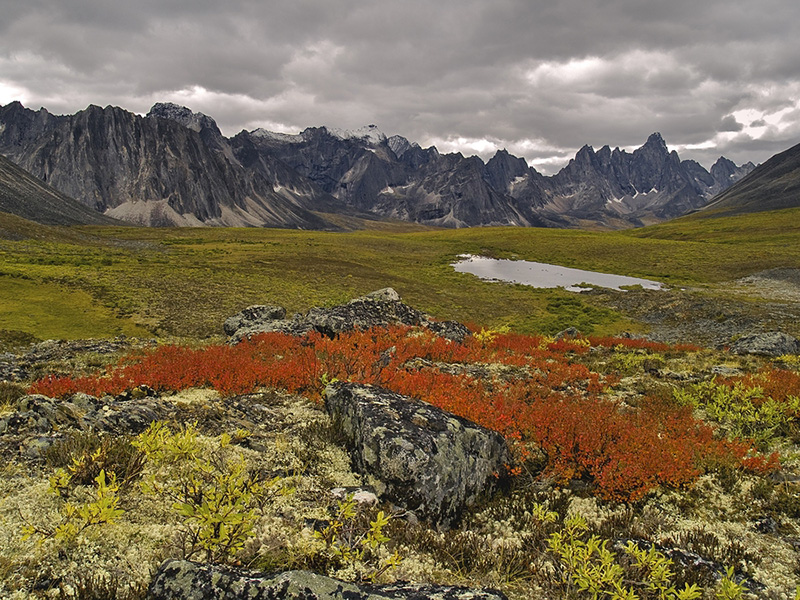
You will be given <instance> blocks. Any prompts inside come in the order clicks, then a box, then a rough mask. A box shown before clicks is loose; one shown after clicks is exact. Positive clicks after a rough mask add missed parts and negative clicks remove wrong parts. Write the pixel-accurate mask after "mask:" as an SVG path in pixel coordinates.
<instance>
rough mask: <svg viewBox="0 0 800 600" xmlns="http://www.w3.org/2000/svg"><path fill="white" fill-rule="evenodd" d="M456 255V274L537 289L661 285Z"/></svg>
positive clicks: (502, 260) (655, 286) (655, 282)
mask: <svg viewBox="0 0 800 600" xmlns="http://www.w3.org/2000/svg"><path fill="white" fill-rule="evenodd" d="M459 258H461V260H459V261H458V262H456V263H453V267H454V268H455V270H456V271H458V272H459V273H471V274H472V275H476V276H478V277H480V278H481V279H486V280H493V281H507V282H509V283H521V284H524V285H530V286H533V287H538V288H555V287H563V288H564V289H566V290H569V291H571V292H581V291H584V290H586V289H587V287H586V286H582V285H581V284H589V285H597V286H600V287H605V288H611V289H615V290H618V289H620V286H624V285H641V286H642V287H643V288H645V289H648V290H660V289H661V288H662V287H663V286H662V284H661V283H659V282H658V281H651V280H649V279H639V278H638V277H626V276H624V275H612V274H610V273H597V272H595V271H583V270H581V269H571V268H569V267H560V266H558V265H548V264H547V263H539V262H531V261H528V260H506V259H496V258H486V257H485V256H472V255H469V254H464V255H462V256H460V257H459Z"/></svg>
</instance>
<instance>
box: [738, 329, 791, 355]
mask: <svg viewBox="0 0 800 600" xmlns="http://www.w3.org/2000/svg"><path fill="white" fill-rule="evenodd" d="M731 352H734V353H736V354H761V355H764V356H782V355H784V354H797V353H798V352H800V342H798V341H797V338H794V337H792V336H791V335H788V334H786V333H781V332H778V331H770V332H767V333H752V334H749V335H743V336H742V337H740V338H739V339H738V340H736V343H735V344H734V345H733V346H732V347H731Z"/></svg>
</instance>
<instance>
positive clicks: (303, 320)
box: [223, 288, 470, 344]
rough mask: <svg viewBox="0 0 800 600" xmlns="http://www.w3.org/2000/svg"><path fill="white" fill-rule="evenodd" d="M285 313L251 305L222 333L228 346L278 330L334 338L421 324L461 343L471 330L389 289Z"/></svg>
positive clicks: (234, 317)
mask: <svg viewBox="0 0 800 600" xmlns="http://www.w3.org/2000/svg"><path fill="white" fill-rule="evenodd" d="M285 316H286V311H285V310H284V309H283V308H281V307H279V306H250V307H248V308H246V309H244V310H243V311H241V312H239V313H237V314H236V315H234V316H232V317H230V318H229V319H227V320H226V321H225V324H224V326H223V327H224V329H225V333H226V334H227V335H228V336H229V338H230V339H229V343H230V344H238V343H239V342H241V341H242V340H244V339H246V338H249V337H251V336H253V335H257V334H259V333H267V332H273V331H278V332H281V333H286V334H289V335H305V334H306V333H308V332H309V331H318V332H319V333H321V334H323V335H327V336H329V337H333V336H335V335H337V334H339V333H343V332H346V331H353V330H361V331H363V330H366V329H370V328H372V327H387V326H389V325H410V326H414V325H421V326H423V327H427V328H429V329H430V330H431V331H433V332H434V333H435V334H437V335H440V336H441V337H444V338H447V339H449V340H452V341H456V342H462V341H463V340H464V338H465V337H466V336H468V335H469V334H470V330H469V329H468V328H467V327H466V326H464V325H462V324H461V323H457V322H455V321H434V320H433V319H431V318H430V317H429V316H428V315H426V314H424V313H422V312H420V311H418V310H417V309H415V308H412V307H410V306H408V305H407V304H404V303H403V302H402V301H401V300H400V295H399V294H398V293H397V292H396V291H395V290H394V289H392V288H383V289H380V290H376V291H374V292H371V293H369V294H367V295H366V296H361V297H360V298H355V299H354V300H351V301H350V302H348V303H347V304H340V305H338V306H332V307H328V308H320V307H317V308H312V309H311V310H309V311H308V312H307V313H306V314H305V315H299V314H298V315H294V317H293V318H292V319H286V318H285Z"/></svg>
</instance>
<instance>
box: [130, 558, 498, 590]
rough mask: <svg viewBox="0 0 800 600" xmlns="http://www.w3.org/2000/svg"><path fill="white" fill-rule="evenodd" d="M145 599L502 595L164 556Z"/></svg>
mask: <svg viewBox="0 0 800 600" xmlns="http://www.w3.org/2000/svg"><path fill="white" fill-rule="evenodd" d="M146 598H147V600H403V599H405V600H506V596H505V595H504V594H503V593H501V592H497V591H494V590H475V589H469V588H463V587H455V586H435V585H421V584H408V583H404V584H393V585H376V586H365V585H357V584H354V583H348V582H345V581H340V580H338V579H332V578H330V577H325V576H324V575H317V574H316V573H311V572H309V571H286V572H283V573H277V574H271V575H270V574H259V573H253V572H249V571H245V570H242V569H235V568H231V567H223V566H219V565H201V564H196V563H192V562H189V561H185V560H170V561H167V562H165V563H164V564H162V565H161V567H160V568H159V570H158V571H157V572H156V574H155V576H154V577H153V580H152V582H151V583H150V587H149V589H148V593H147V596H146Z"/></svg>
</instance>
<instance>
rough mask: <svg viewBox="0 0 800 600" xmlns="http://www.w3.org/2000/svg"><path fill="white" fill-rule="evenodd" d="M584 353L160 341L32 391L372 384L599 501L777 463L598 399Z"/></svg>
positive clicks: (662, 405)
mask: <svg viewBox="0 0 800 600" xmlns="http://www.w3.org/2000/svg"><path fill="white" fill-rule="evenodd" d="M614 341H615V342H617V341H618V340H614ZM629 341H630V342H635V346H638V345H641V342H640V341H639V340H629ZM619 343H623V342H619ZM657 347H658V348H661V347H662V346H661V345H659V346H657ZM588 351H589V343H588V342H587V341H586V340H584V339H581V338H577V339H562V340H552V339H549V338H544V337H541V336H525V335H520V334H515V333H503V332H500V331H490V332H484V334H483V335H479V336H471V337H469V338H467V340H465V342H464V343H454V342H451V341H449V340H446V339H443V338H441V337H438V336H435V335H434V334H432V333H431V332H429V331H427V330H419V329H412V328H408V327H399V326H397V327H389V328H386V329H380V330H370V331H363V332H362V331H354V332H349V333H343V334H341V335H339V336H337V337H335V338H333V339H331V338H328V337H325V336H322V335H319V334H315V333H312V334H310V335H308V336H306V337H303V338H300V337H293V336H288V335H283V334H279V333H269V334H262V335H259V336H257V337H255V338H253V339H251V340H247V341H245V342H243V343H241V344H238V345H236V346H227V345H221V346H208V347H206V348H200V349H191V348H186V347H181V346H164V347H160V348H157V349H155V350H150V351H146V352H143V353H140V354H135V355H131V356H129V357H127V358H125V359H123V361H121V362H120V363H119V364H118V365H117V366H115V367H109V368H107V369H106V371H105V372H104V373H102V374H99V375H95V376H89V377H79V378H70V377H51V378H47V379H43V380H39V381H37V382H35V383H34V384H33V385H32V386H31V391H32V392H36V393H42V394H46V395H49V396H61V397H63V396H68V395H69V394H72V393H75V392H78V391H82V392H86V393H90V394H94V395H100V394H106V393H110V394H119V393H121V392H123V391H124V390H127V389H131V388H133V387H136V386H140V385H147V386H149V387H151V388H153V389H155V390H157V391H170V390H181V389H185V388H189V387H196V386H201V387H212V388H214V389H216V390H218V391H219V392H220V393H221V394H223V395H231V394H242V393H247V392H252V391H253V390H255V389H257V388H259V387H270V388H282V389H286V390H288V391H290V392H295V393H304V394H306V395H308V396H310V397H312V398H319V394H320V383H319V382H320V381H321V380H323V379H325V380H328V381H331V380H333V379H339V380H346V381H357V382H362V383H370V384H376V385H380V386H384V387H387V388H389V389H391V390H394V391H396V392H399V393H402V394H405V395H408V396H411V397H414V398H419V399H421V400H424V401H426V402H430V403H432V404H434V405H437V406H439V407H441V408H443V409H445V410H448V411H451V412H453V413H455V414H458V415H460V416H463V417H465V418H467V419H470V420H472V421H474V422H476V423H478V424H480V425H483V426H485V427H488V428H490V429H493V430H495V431H498V432H500V433H502V434H503V435H504V436H505V437H506V438H507V439H508V440H509V441H510V442H511V443H512V446H513V448H514V451H515V453H516V457H517V460H518V461H519V462H520V463H521V464H523V463H524V462H525V461H526V460H527V459H528V458H529V457H531V456H532V453H531V450H532V449H533V448H534V447H535V448H541V449H542V450H544V452H545V453H546V455H547V458H548V460H547V465H546V469H545V472H546V475H550V476H554V477H555V478H557V479H559V480H562V481H566V480H569V479H586V480H588V481H590V482H592V483H593V484H594V485H595V486H596V488H597V490H598V492H599V493H600V494H601V495H602V496H604V497H606V498H609V499H613V500H621V501H635V500H638V499H639V498H641V497H642V496H643V495H644V494H646V493H647V492H648V491H650V490H652V489H653V488H655V487H658V486H661V485H666V486H670V487H679V486H682V485H685V484H687V483H689V482H690V481H692V480H693V479H694V478H695V477H696V476H697V475H698V474H699V473H701V472H703V471H704V470H709V469H711V470H713V469H714V468H717V467H720V466H721V465H732V466H734V467H736V468H744V469H747V470H751V471H755V472H765V471H768V470H770V469H771V468H774V466H775V465H776V460H777V459H776V458H775V457H774V456H773V457H770V458H764V457H761V456H757V455H755V454H754V453H753V452H752V448H751V447H750V445H749V444H747V443H746V442H743V441H735V440H734V441H725V440H717V439H715V437H714V435H713V431H712V430H711V429H710V428H709V427H707V426H705V425H703V424H702V423H701V422H699V421H697V420H695V419H694V418H693V417H692V415H691V411H690V409H688V408H680V407H677V408H676V407H675V406H674V405H672V404H670V403H667V402H659V401H657V400H646V399H645V400H644V401H643V402H641V406H640V407H638V408H636V409H632V408H628V409H625V410H623V409H621V407H620V406H619V405H618V404H617V403H615V402H614V401H612V400H610V399H608V398H606V397H605V396H604V394H603V392H604V391H605V390H606V389H607V388H608V386H610V385H611V384H613V383H614V382H615V381H616V379H615V378H614V377H604V376H602V375H600V374H599V373H596V372H593V371H591V370H590V369H589V368H588V367H586V366H585V365H583V364H580V363H579V362H578V361H577V360H576V359H577V358H578V357H580V356H582V355H583V354H585V353H587V352H588ZM454 363H458V364H461V363H478V364H483V365H501V366H503V367H510V368H513V369H516V371H515V373H516V374H517V375H516V376H515V377H514V378H507V377H503V376H502V373H499V372H498V373H497V374H496V375H494V376H492V375H491V374H490V375H487V376H483V377H480V376H473V375H471V374H470V373H469V371H468V370H467V369H465V368H464V369H452V368H440V367H443V366H448V365H453V364H454ZM487 373H491V369H489V370H488V371H487ZM512 472H519V469H518V468H517V469H515V470H514V471H512Z"/></svg>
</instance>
